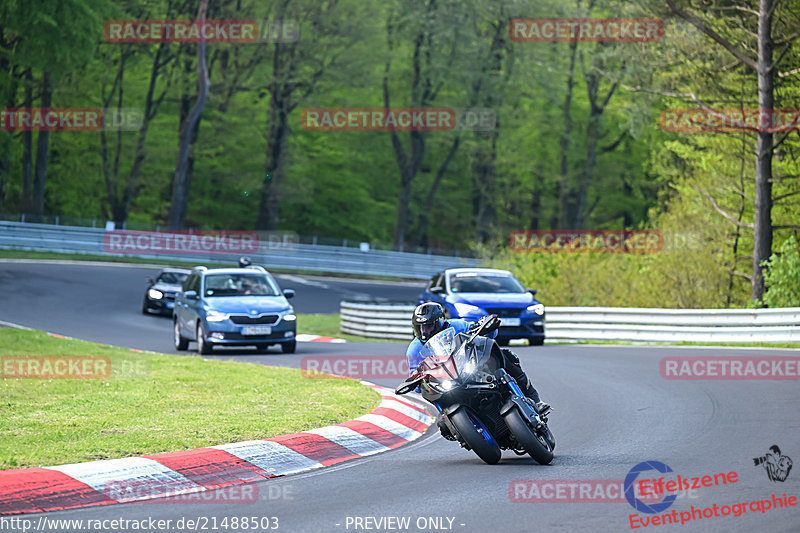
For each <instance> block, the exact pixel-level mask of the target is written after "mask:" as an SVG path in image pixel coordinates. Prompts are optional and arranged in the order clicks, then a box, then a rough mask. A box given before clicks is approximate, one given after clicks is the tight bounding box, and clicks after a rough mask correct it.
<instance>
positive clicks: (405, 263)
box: [0, 221, 477, 279]
mask: <svg viewBox="0 0 800 533" xmlns="http://www.w3.org/2000/svg"><path fill="white" fill-rule="evenodd" d="M105 233H106V230H105V229H103V228H87V227H79V226H58V225H52V224H31V223H22V222H7V221H0V249H14V250H33V251H43V252H61V253H71V254H91V255H107V256H117V257H119V256H120V255H121V254H116V253H110V252H108V251H106V250H105V248H104V246H103V235H104V234H105ZM241 255H243V254H240V253H208V254H195V253H192V254H188V253H186V254H177V253H171V254H161V253H158V254H156V253H149V254H148V253H143V254H124V256H126V257H139V258H144V259H153V260H156V261H159V260H160V261H162V262H163V261H188V262H193V263H196V264H202V263H204V262H221V263H230V264H232V265H233V264H236V261H237V260H238V258H239V257H240V256H241ZM246 255H248V256H250V259H251V260H252V261H253V263H256V264H262V265H264V266H265V267H267V268H268V269H269V268H284V269H297V270H310V271H315V272H339V273H348V274H363V275H375V276H396V277H400V278H411V279H428V278H430V277H431V276H432V275H433V274H434V273H436V272H438V271H440V270H444V269H446V268H454V267H472V266H477V260H476V259H474V258H467V257H449V256H441V255H433V254H418V253H407V252H392V251H385V250H369V251H362V250H360V249H357V248H344V247H338V246H328V245H314V244H298V243H292V242H289V243H286V242H275V241H271V240H262V241H260V242H259V244H258V252H257V253H248V254H246Z"/></svg>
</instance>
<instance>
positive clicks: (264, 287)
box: [205, 274, 280, 297]
mask: <svg viewBox="0 0 800 533" xmlns="http://www.w3.org/2000/svg"><path fill="white" fill-rule="evenodd" d="M279 294H280V291H278V287H276V286H275V283H274V282H272V280H270V279H269V278H268V277H267V276H264V275H259V274H212V275H210V276H206V286H205V295H206V296H209V297H214V296H278V295H279Z"/></svg>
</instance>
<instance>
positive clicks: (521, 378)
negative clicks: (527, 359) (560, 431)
mask: <svg viewBox="0 0 800 533" xmlns="http://www.w3.org/2000/svg"><path fill="white" fill-rule="evenodd" d="M503 355H504V356H505V358H506V361H507V362H506V365H505V366H506V370H507V371H508V373H509V374H510V375H511V377H513V378H514V380H515V381H516V382H517V385H519V388H520V389H522V393H523V394H524V395H525V396H526V397H528V398H530V399H531V401H533V408H534V409H535V410H536V412H537V413H538V414H540V415H544V414H546V413H547V411H549V410H550V404H548V403H546V402H543V401H542V400H541V398H539V392H538V391H537V390H536V388H535V387H534V386H533V383H531V380H530V379H528V375H527V374H525V371H524V370H522V365H521V364H520V362H519V357H518V356H517V354H515V353H514V352H512V351H511V350H507V349H503Z"/></svg>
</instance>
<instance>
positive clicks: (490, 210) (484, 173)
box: [472, 121, 500, 243]
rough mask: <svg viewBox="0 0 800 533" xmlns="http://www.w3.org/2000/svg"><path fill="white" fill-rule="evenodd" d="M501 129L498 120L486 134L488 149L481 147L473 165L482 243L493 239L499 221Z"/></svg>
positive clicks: (477, 218)
mask: <svg viewBox="0 0 800 533" xmlns="http://www.w3.org/2000/svg"><path fill="white" fill-rule="evenodd" d="M499 129H500V124H499V121H498V123H497V128H495V129H494V130H492V131H490V132H488V135H486V137H488V140H489V148H488V151H486V150H484V149H481V150H480V151H479V153H478V156H477V158H476V159H475V163H474V164H473V166H472V175H473V178H474V180H475V185H476V189H475V190H476V191H477V192H478V198H477V211H476V214H475V229H476V237H477V238H478V241H479V242H481V243H486V242H488V241H489V240H490V239H491V237H492V236H493V235H494V228H495V225H496V223H497V211H496V210H495V181H496V180H495V161H496V160H497V137H498V132H499ZM477 136H478V138H481V137H483V135H480V134H478V135H477ZM487 152H488V153H487Z"/></svg>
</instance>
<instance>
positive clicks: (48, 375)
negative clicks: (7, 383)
mask: <svg viewBox="0 0 800 533" xmlns="http://www.w3.org/2000/svg"><path fill="white" fill-rule="evenodd" d="M110 376H111V359H110V358H109V357H107V356H104V355H4V356H2V357H0V378H2V379H107V378H108V377H110Z"/></svg>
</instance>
